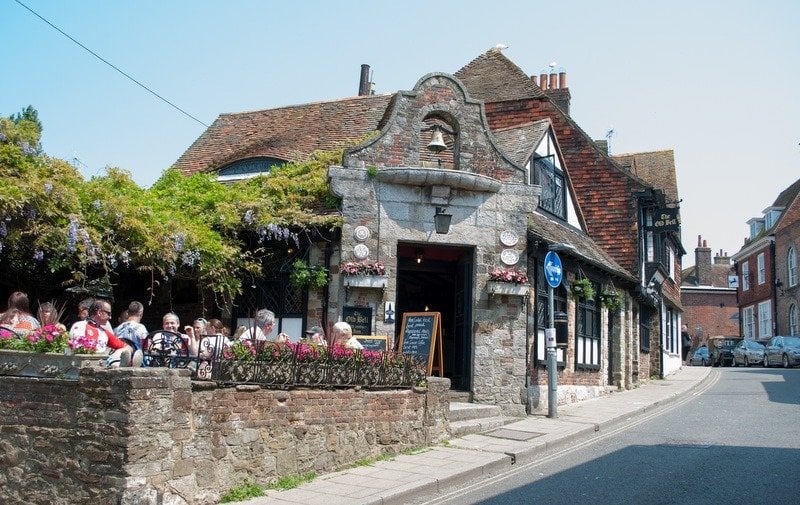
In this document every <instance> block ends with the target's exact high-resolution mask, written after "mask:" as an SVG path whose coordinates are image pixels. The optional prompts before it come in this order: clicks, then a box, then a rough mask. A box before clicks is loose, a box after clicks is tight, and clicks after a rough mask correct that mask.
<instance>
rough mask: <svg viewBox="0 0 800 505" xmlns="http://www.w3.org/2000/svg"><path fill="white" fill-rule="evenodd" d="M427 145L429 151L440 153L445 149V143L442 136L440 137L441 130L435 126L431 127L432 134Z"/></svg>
mask: <svg viewBox="0 0 800 505" xmlns="http://www.w3.org/2000/svg"><path fill="white" fill-rule="evenodd" d="M427 147H428V150H429V151H433V152H435V153H440V152H442V151H444V150H445V149H447V144H445V143H444V138H443V137H442V130H440V129H439V128H438V127H436V126H434V127H433V136H432V137H431V141H430V142H429V143H428V146H427Z"/></svg>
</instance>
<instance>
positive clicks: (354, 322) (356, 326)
mask: <svg viewBox="0 0 800 505" xmlns="http://www.w3.org/2000/svg"><path fill="white" fill-rule="evenodd" d="M342 321H344V322H346V323H347V324H349V325H350V327H351V328H352V329H353V335H371V334H372V307H342Z"/></svg>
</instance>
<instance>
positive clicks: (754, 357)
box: [733, 340, 764, 366]
mask: <svg viewBox="0 0 800 505" xmlns="http://www.w3.org/2000/svg"><path fill="white" fill-rule="evenodd" d="M763 363H764V344H762V343H761V342H757V341H755V340H742V341H741V342H739V345H737V346H736V348H735V349H734V350H733V366H736V365H744V366H751V365H761V364H763Z"/></svg>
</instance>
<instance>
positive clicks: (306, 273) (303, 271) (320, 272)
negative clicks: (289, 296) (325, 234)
mask: <svg viewBox="0 0 800 505" xmlns="http://www.w3.org/2000/svg"><path fill="white" fill-rule="evenodd" d="M289 281H290V282H291V283H292V285H293V286H294V287H296V288H300V289H302V288H305V287H309V288H311V289H322V288H323V287H325V286H327V285H328V269H327V268H325V267H321V266H313V267H311V266H308V263H306V262H305V261H303V260H295V261H294V263H292V273H291V274H289Z"/></svg>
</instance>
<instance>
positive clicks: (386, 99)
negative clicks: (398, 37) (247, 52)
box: [174, 95, 394, 175]
mask: <svg viewBox="0 0 800 505" xmlns="http://www.w3.org/2000/svg"><path fill="white" fill-rule="evenodd" d="M393 96H394V95H371V96H359V97H353V98H346V99H342V100H335V101H329V102H316V103H309V104H303V105H293V106H288V107H281V108H277V109H267V110H260V111H252V112H241V113H235V114H220V116H219V117H218V118H217V119H216V121H214V123H213V124H212V125H211V126H210V127H209V128H208V129H207V130H206V131H205V132H204V133H203V134H202V135H201V136H200V137H199V138H198V139H197V140H195V141H194V143H193V144H192V145H191V146H190V147H189V149H187V150H186V152H185V153H183V155H182V156H181V157H180V158H179V159H178V161H176V162H175V165H174V168H176V169H178V170H180V171H181V172H183V173H184V174H186V175H189V174H192V173H194V172H203V171H207V170H212V169H213V170H215V169H219V168H221V167H223V166H225V165H227V164H229V163H232V162H234V161H237V160H242V159H247V158H254V157H261V156H265V157H271V158H278V159H282V160H286V161H295V160H297V159H298V158H302V157H303V156H305V155H307V154H309V153H312V152H314V151H317V150H326V151H329V150H335V149H341V148H342V147H345V146H347V145H350V144H352V143H353V142H354V141H357V140H359V139H361V138H362V137H363V136H364V135H366V134H367V133H369V132H371V131H373V130H376V129H378V128H379V126H380V123H381V120H382V119H383V117H384V115H385V113H386V111H387V108H388V107H389V104H390V103H391V100H392V98H393Z"/></svg>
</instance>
